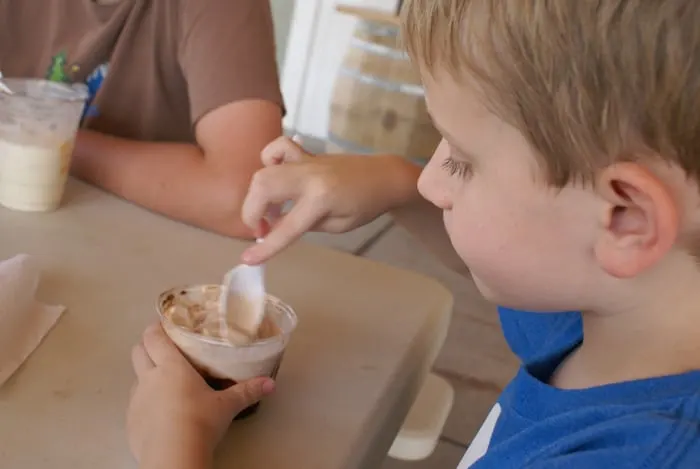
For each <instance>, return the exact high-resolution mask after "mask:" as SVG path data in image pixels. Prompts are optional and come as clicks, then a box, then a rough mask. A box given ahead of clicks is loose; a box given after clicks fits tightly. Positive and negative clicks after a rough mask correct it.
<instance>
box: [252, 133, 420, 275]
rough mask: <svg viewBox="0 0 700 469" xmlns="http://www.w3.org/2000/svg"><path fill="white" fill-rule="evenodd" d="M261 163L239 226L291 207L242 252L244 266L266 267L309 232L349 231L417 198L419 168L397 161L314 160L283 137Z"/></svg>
mask: <svg viewBox="0 0 700 469" xmlns="http://www.w3.org/2000/svg"><path fill="white" fill-rule="evenodd" d="M262 160H263V163H264V164H265V166H266V168H263V169H261V170H260V171H258V172H257V173H256V174H255V175H254V176H253V180H252V181H251V185H250V188H249V190H248V195H247V197H246V199H245V201H244V203H243V209H242V218H243V221H244V222H245V223H246V224H247V225H248V226H249V227H251V228H257V227H260V226H261V224H262V226H264V224H263V221H264V219H265V216H266V215H268V214H269V213H271V211H273V210H274V208H275V207H276V206H279V205H280V204H284V203H285V202H288V201H291V202H292V203H293V207H292V209H291V210H290V211H289V213H287V214H285V215H283V216H281V217H280V218H279V219H277V220H274V221H273V223H272V229H271V231H270V232H269V233H268V234H267V235H265V238H264V241H263V242H262V243H258V244H256V245H254V246H252V247H251V248H249V249H248V250H246V251H245V252H244V253H243V262H245V263H247V264H258V263H261V262H264V261H265V260H267V259H269V258H270V257H272V256H273V255H275V254H276V253H278V252H279V251H281V250H282V249H284V248H285V247H287V246H288V245H289V244H291V243H292V242H294V241H295V240H297V239H298V238H299V237H301V236H302V235H303V234H304V233H305V232H307V231H310V230H315V231H326V232H329V233H341V232H345V231H349V230H351V229H353V228H357V227H358V226H361V225H363V224H365V223H368V222H370V221H371V220H373V219H374V218H376V217H377V216H379V215H381V214H382V213H383V212H385V211H388V210H390V209H391V208H394V207H395V206H397V205H401V204H403V203H406V202H408V201H410V200H411V199H412V198H413V197H415V196H417V195H418V193H417V190H416V182H417V180H418V176H419V175H420V168H417V167H415V166H413V165H412V164H410V163H408V162H406V161H405V160H404V159H402V158H400V157H398V156H364V155H320V156H317V157H312V156H311V155H309V154H308V153H306V152H304V150H303V149H302V148H301V147H300V146H299V145H297V144H296V143H295V142H294V141H292V140H291V139H289V138H286V137H282V138H279V139H277V140H275V141H274V142H272V143H271V144H270V145H268V146H267V147H266V148H265V149H264V150H263V152H262ZM263 234H264V233H258V235H263Z"/></svg>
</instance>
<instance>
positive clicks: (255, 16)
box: [178, 0, 284, 124]
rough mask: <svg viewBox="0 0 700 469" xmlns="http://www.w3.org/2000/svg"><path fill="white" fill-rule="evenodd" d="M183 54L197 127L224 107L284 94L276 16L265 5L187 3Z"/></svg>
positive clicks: (209, 0)
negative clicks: (277, 44) (203, 119)
mask: <svg viewBox="0 0 700 469" xmlns="http://www.w3.org/2000/svg"><path fill="white" fill-rule="evenodd" d="M181 5H182V7H181V33H180V43H179V50H178V58H179V62H180V67H181V68H182V71H183V74H184V76H185V80H186V81H187V90H188V93H189V100H190V113H191V119H192V123H193V124H195V123H196V122H197V121H198V120H199V119H200V118H201V117H202V116H204V115H205V114H207V113H208V112H210V111H212V110H214V109H217V108H219V107H221V106H223V105H226V104H229V103H232V102H236V101H241V100H247V99H260V100H265V101H270V102H273V103H275V104H278V105H279V106H280V107H281V108H282V111H283V112H284V103H283V100H282V94H281V91H280V84H279V77H278V71H277V62H276V55H275V38H274V28H273V24H272V12H271V9H270V4H269V2H268V1H264V0H182V4H181Z"/></svg>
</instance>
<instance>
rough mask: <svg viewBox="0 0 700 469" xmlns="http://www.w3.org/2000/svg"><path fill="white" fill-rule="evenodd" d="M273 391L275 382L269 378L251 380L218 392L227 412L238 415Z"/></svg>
mask: <svg viewBox="0 0 700 469" xmlns="http://www.w3.org/2000/svg"><path fill="white" fill-rule="evenodd" d="M274 390H275V382H274V381H273V380H272V379H270V378H253V379H251V380H248V381H244V382H242V383H238V384H236V385H235V386H232V387H230V388H228V389H225V390H223V391H219V392H220V393H221V394H220V395H221V397H222V398H223V402H224V403H225V405H226V407H227V410H228V411H229V412H230V413H232V414H238V413H239V412H241V411H242V410H244V409H245V408H247V407H250V406H252V405H253V404H255V403H257V402H259V401H260V399H262V398H263V397H265V396H268V395H270V394H272V393H273V392H274Z"/></svg>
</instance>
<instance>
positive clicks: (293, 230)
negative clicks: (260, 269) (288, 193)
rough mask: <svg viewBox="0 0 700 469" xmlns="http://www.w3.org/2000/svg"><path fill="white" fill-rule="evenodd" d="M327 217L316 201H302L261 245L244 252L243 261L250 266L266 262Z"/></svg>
mask: <svg viewBox="0 0 700 469" xmlns="http://www.w3.org/2000/svg"><path fill="white" fill-rule="evenodd" d="M325 215H326V212H325V210H324V209H323V208H322V207H321V206H319V204H318V203H317V202H316V201H315V200H314V199H312V198H310V197H306V198H303V199H300V200H299V201H298V202H297V203H295V204H294V206H293V207H292V209H291V210H290V211H289V213H287V214H286V215H284V216H283V217H282V218H280V219H279V221H278V222H277V223H276V224H275V225H274V226H273V227H272V229H271V231H270V232H269V233H268V234H267V236H265V238H263V241H262V242H261V243H256V244H255V245H253V246H251V247H250V248H248V249H246V250H245V251H244V252H243V255H242V257H241V259H242V261H243V262H244V263H246V264H249V265H255V264H259V263H261V262H265V261H266V260H268V259H270V258H271V257H272V256H274V255H275V254H277V253H279V252H280V251H282V250H283V249H285V248H286V247H287V246H289V245H290V244H292V243H293V242H295V241H296V240H298V239H299V238H300V237H301V236H302V235H303V234H304V233H306V232H307V231H309V230H310V229H311V228H313V226H314V225H316V224H317V223H318V221H319V220H321V219H322V218H323V217H324V216H325Z"/></svg>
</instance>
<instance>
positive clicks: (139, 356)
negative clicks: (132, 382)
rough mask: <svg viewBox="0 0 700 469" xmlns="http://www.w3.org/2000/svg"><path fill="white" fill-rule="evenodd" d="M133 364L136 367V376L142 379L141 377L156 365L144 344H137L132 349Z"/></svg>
mask: <svg viewBox="0 0 700 469" xmlns="http://www.w3.org/2000/svg"><path fill="white" fill-rule="evenodd" d="M131 364H132V365H133V367H134V373H136V378H137V379H141V377H142V376H143V375H144V374H145V373H147V372H148V371H150V370H152V369H153V367H154V365H153V361H152V360H151V357H149V356H148V352H146V349H145V348H144V346H143V345H142V344H138V345H135V346H134V348H133V349H131Z"/></svg>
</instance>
